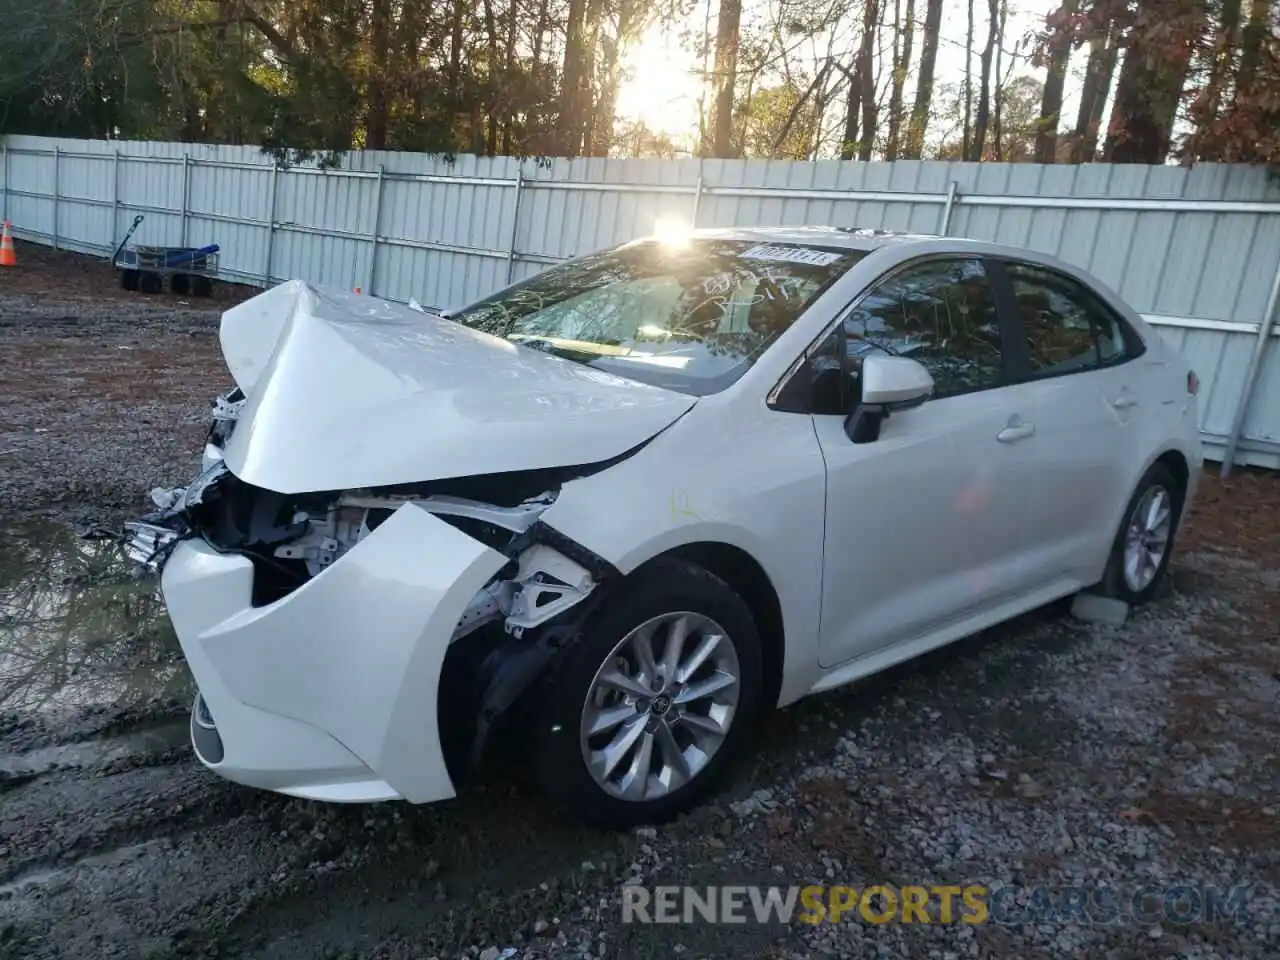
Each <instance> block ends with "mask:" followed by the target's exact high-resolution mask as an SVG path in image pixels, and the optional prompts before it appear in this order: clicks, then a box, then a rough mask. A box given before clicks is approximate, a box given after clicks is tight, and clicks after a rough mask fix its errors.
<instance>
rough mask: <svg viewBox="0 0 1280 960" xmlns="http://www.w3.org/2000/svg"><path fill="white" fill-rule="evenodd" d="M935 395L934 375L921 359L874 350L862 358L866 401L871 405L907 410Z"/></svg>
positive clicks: (863, 386) (864, 398)
mask: <svg viewBox="0 0 1280 960" xmlns="http://www.w3.org/2000/svg"><path fill="white" fill-rule="evenodd" d="M932 395H933V377H932V376H931V375H930V373H929V371H928V370H926V369H925V368H924V364H922V363H920V361H918V360H912V359H911V358H910V357H886V356H881V355H879V354H872V355H871V356H869V357H866V358H865V359H864V360H863V361H862V402H863V403H864V404H867V405H868V406H873V407H888V408H890V409H892V410H905V409H907V408H910V407H918V406H919V405H920V404H922V403H924V402H925V401H926V400H928V399H929V397H931V396H932Z"/></svg>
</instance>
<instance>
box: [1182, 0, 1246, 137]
mask: <svg viewBox="0 0 1280 960" xmlns="http://www.w3.org/2000/svg"><path fill="white" fill-rule="evenodd" d="M1240 7H1241V0H1222V13H1221V19H1220V21H1219V24H1218V30H1217V32H1216V35H1215V37H1214V42H1213V54H1212V61H1211V63H1210V66H1209V79H1208V81H1207V82H1206V83H1205V85H1204V89H1203V90H1202V91H1201V93H1200V96H1199V97H1198V98H1197V102H1196V104H1195V106H1194V107H1193V109H1192V116H1193V118H1194V120H1195V124H1196V130H1195V133H1193V134H1192V136H1191V144H1190V147H1189V149H1188V151H1187V152H1188V155H1189V156H1188V159H1191V158H1194V159H1196V160H1213V159H1215V158H1214V157H1213V156H1212V151H1211V150H1209V149H1207V140H1208V138H1209V135H1210V133H1211V132H1212V128H1213V125H1214V124H1215V123H1216V122H1217V120H1218V115H1219V113H1220V112H1221V110H1222V97H1223V92H1224V91H1225V90H1226V86H1227V81H1228V80H1229V79H1230V77H1231V75H1232V74H1233V73H1234V72H1235V70H1234V68H1235V57H1236V48H1237V47H1238V46H1239V45H1240V37H1241V35H1240Z"/></svg>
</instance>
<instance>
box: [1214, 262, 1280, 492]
mask: <svg viewBox="0 0 1280 960" xmlns="http://www.w3.org/2000/svg"><path fill="white" fill-rule="evenodd" d="M1278 310H1280V264H1277V266H1276V275H1275V277H1274V279H1272V281H1271V292H1270V293H1269V294H1267V306H1266V308H1265V310H1264V311H1263V314H1262V322H1261V323H1259V324H1258V339H1257V340H1255V341H1254V342H1253V354H1252V355H1251V356H1250V357H1249V366H1248V368H1247V369H1246V370H1245V374H1244V385H1243V386H1242V387H1241V391H1240V400H1239V402H1238V403H1237V404H1236V415H1235V418H1234V420H1233V422H1232V424H1231V435H1230V436H1229V437H1228V438H1227V449H1226V451H1225V452H1224V453H1223V454H1222V472H1221V473H1220V474H1219V476H1221V477H1222V479H1223V480H1225V479H1226V478H1227V477H1228V476H1230V475H1231V461H1232V460H1234V459H1235V456H1236V450H1237V449H1238V448H1239V446H1240V439H1241V437H1242V436H1243V434H1244V421H1245V417H1246V416H1247V415H1248V413H1249V401H1250V400H1252V399H1253V391H1254V387H1255V386H1257V382H1258V374H1259V373H1261V372H1262V360H1263V358H1264V357H1265V356H1266V353H1267V344H1268V342H1270V340H1271V332H1272V331H1273V330H1274V329H1275V323H1276V312H1277V311H1278Z"/></svg>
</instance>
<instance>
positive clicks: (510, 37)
mask: <svg viewBox="0 0 1280 960" xmlns="http://www.w3.org/2000/svg"><path fill="white" fill-rule="evenodd" d="M508 2H509V5H508V7H507V39H506V44H505V48H504V50H503V53H502V63H503V86H504V90H503V94H504V97H503V111H502V155H503V156H504V157H509V156H511V154H512V152H513V150H514V147H515V144H514V142H513V141H514V139H515V131H514V130H513V129H512V128H513V127H514V126H515V114H514V111H513V109H512V101H511V90H510V84H511V80H512V78H513V77H514V76H515V75H516V69H515V68H516V15H517V13H518V12H519V10H520V4H519V3H518V2H517V0H508Z"/></svg>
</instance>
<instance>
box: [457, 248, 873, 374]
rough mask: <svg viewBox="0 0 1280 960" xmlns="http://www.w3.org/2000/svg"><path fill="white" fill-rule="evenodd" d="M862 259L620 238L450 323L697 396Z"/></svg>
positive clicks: (830, 251)
mask: <svg viewBox="0 0 1280 960" xmlns="http://www.w3.org/2000/svg"><path fill="white" fill-rule="evenodd" d="M865 255H866V254H865V253H863V252H862V251H858V250H845V249H839V248H823V247H813V246H800V245H796V244H786V243H755V242H751V241H741V240H719V239H695V240H692V241H691V242H690V243H689V244H688V245H684V246H679V247H673V246H666V245H663V244H660V243H657V242H653V241H643V242H638V243H630V244H626V245H624V246H621V247H615V248H614V249H612V250H606V251H604V252H602V253H596V254H592V255H591V256H587V257H580V258H578V259H576V260H571V261H569V262H568V263H564V264H561V265H560V266H556V267H552V268H551V269H550V270H547V271H545V272H544V273H540V274H538V275H537V276H534V277H531V278H529V279H528V280H525V281H524V282H522V283H519V284H516V285H515V286H513V287H510V288H508V289H506V290H503V291H501V292H499V293H496V294H494V295H493V296H491V297H488V298H487V299H484V300H481V301H480V302H479V303H476V304H473V305H472V306H470V307H466V308H464V309H462V310H460V311H458V312H457V313H455V314H452V315H451V317H450V319H452V320H456V321H457V322H458V323H462V324H465V325H466V326H469V327H474V328H475V329H477V330H483V331H485V332H487V333H492V334H494V335H495V336H499V337H504V338H506V339H507V340H511V341H513V342H515V343H519V344H523V345H524V346H527V347H531V348H534V349H539V350H545V351H547V352H549V353H554V354H556V355H557V356H561V357H567V358H568V359H570V360H575V361H577V362H579V363H584V364H588V365H589V366H592V367H597V368H599V369H601V370H606V371H608V372H610V373H614V374H618V375H620V376H625V377H630V378H631V379H633V380H640V381H643V382H645V383H651V384H654V385H656V386H661V387H667V388H669V389H672V390H679V391H680V392H682V393H689V394H694V395H697V396H703V395H706V394H709V393H715V392H717V391H719V390H723V389H724V388H725V387H727V386H728V385H729V384H731V383H732V382H733V381H735V380H736V379H738V377H740V376H742V373H743V372H744V371H745V370H746V369H747V368H748V367H749V366H750V365H751V364H752V363H754V362H755V360H756V359H757V358H758V357H759V356H760V355H761V354H762V353H763V352H764V350H765V348H767V347H768V346H769V344H770V343H772V342H773V341H774V340H775V339H777V337H778V336H780V335H781V334H782V333H783V331H785V330H786V329H787V328H788V327H790V326H791V324H793V323H794V322H795V321H796V318H798V317H799V316H800V315H801V314H802V313H803V312H804V311H805V309H806V308H807V307H808V306H809V304H810V303H811V302H813V300H814V299H815V298H816V297H817V296H818V294H820V293H821V292H822V291H823V290H825V289H826V288H827V286H829V285H830V284H831V283H832V281H834V280H835V279H836V278H837V277H839V276H840V275H841V274H842V273H844V272H845V271H846V270H848V269H849V267H850V266H852V265H853V264H854V263H855V262H857V261H858V260H859V259H861V258H862V257H863V256H865Z"/></svg>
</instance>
